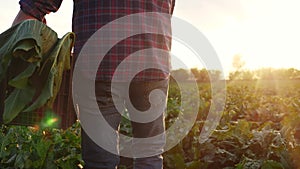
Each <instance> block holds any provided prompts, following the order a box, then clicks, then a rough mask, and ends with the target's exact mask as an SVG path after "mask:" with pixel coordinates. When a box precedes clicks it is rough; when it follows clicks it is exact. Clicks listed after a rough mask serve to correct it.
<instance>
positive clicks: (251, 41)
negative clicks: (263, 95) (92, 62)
mask: <svg viewBox="0 0 300 169" xmlns="http://www.w3.org/2000/svg"><path fill="white" fill-rule="evenodd" d="M72 3H73V1H72V0H64V1H63V4H62V6H61V8H60V10H59V11H58V12H56V13H53V14H50V15H48V16H47V17H46V18H47V24H48V25H49V26H50V27H52V28H53V29H54V30H55V31H56V32H58V34H59V36H62V35H63V34H64V33H66V32H69V31H71V18H72ZM299 6H300V1H298V0H176V6H175V11H174V16H175V17H178V18H181V19H184V20H185V21H187V22H189V23H190V24H192V25H194V26H195V27H196V28H197V29H198V30H199V31H200V32H202V33H203V34H204V35H205V36H206V38H207V39H208V40H209V42H210V43H211V44H212V46H213V47H214V49H215V50H216V52H217V54H218V57H219V59H220V62H221V64H222V66H223V68H224V71H225V73H226V72H229V71H232V70H234V69H233V67H232V58H233V57H234V55H237V54H238V55H240V56H241V57H242V60H243V61H245V63H246V64H245V68H247V69H256V68H261V67H275V68H290V67H294V68H298V69H300V62H299V61H298V58H299V57H300V22H299V20H300V19H299V18H300V10H299ZM18 10H19V5H18V0H9V1H6V2H5V4H2V5H1V6H0V32H3V31H5V30H6V29H8V28H9V27H10V25H11V23H12V21H13V19H14V17H15V16H16V14H17V12H18ZM172 53H174V54H175V55H176V56H178V58H179V59H180V60H182V61H183V62H184V63H185V65H186V67H189V68H192V67H198V68H202V67H203V66H204V65H203V64H201V62H199V59H197V58H196V56H195V55H194V54H193V52H192V51H190V50H189V49H188V48H186V47H185V46H184V45H182V44H181V43H180V42H174V43H173V50H172ZM173 62H174V60H173ZM174 65H175V64H174ZM173 68H174V69H176V68H178V67H176V65H175V66H173Z"/></svg>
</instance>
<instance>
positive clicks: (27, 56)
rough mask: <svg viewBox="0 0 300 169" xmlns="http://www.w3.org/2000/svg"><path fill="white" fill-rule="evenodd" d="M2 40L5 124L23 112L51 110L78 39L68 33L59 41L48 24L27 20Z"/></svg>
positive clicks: (0, 60)
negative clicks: (75, 41)
mask: <svg viewBox="0 0 300 169" xmlns="http://www.w3.org/2000/svg"><path fill="white" fill-rule="evenodd" d="M0 37H1V42H0V82H2V84H3V86H1V88H2V89H3V90H4V92H3V93H2V94H4V95H5V96H4V98H5V101H4V110H3V117H2V118H3V122H4V123H9V122H11V121H12V120H13V119H14V118H15V117H16V116H17V115H18V114H19V113H21V112H32V111H35V110H37V109H38V108H41V107H43V106H44V107H49V108H52V104H53V102H54V100H55V98H56V95H57V93H58V91H59V88H60V84H61V81H62V75H63V71H64V70H65V69H70V54H71V49H72V47H73V43H74V40H75V35H74V34H73V33H67V34H66V35H64V36H63V37H62V38H61V39H58V37H57V34H56V32H55V31H53V30H52V29H51V28H49V27H48V26H46V25H45V24H43V23H41V22H39V21H36V20H27V21H24V22H21V23H20V24H18V25H16V26H14V27H12V28H10V29H8V30H7V31H5V32H4V33H2V34H1V35H0ZM1 101H3V100H1Z"/></svg>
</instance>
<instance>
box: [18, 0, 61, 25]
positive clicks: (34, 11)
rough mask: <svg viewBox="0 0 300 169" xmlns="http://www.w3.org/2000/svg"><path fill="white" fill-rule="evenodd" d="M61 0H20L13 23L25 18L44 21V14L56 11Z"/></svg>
mask: <svg viewBox="0 0 300 169" xmlns="http://www.w3.org/2000/svg"><path fill="white" fill-rule="evenodd" d="M62 1H63V0H20V2H19V3H20V7H21V10H20V11H19V13H18V15H17V16H16V18H15V20H14V22H13V25H16V24H18V23H19V22H22V21H24V20H26V19H37V20H39V21H43V22H45V15H46V14H49V13H50V12H56V11H57V10H58V9H59V7H60V5H61V3H62Z"/></svg>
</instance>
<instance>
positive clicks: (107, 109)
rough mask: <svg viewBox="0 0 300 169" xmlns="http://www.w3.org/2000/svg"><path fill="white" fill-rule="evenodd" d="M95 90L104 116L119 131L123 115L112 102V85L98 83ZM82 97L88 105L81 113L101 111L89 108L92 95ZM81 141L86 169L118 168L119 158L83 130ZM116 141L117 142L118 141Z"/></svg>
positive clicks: (82, 108)
mask: <svg viewBox="0 0 300 169" xmlns="http://www.w3.org/2000/svg"><path fill="white" fill-rule="evenodd" d="M95 90H96V91H95V92H96V98H97V103H98V105H99V109H100V111H101V113H102V115H103V116H104V118H105V119H106V121H107V122H108V123H109V124H110V125H111V127H112V128H113V129H115V130H116V131H117V130H118V128H119V124H120V120H121V115H120V114H119V113H118V112H117V110H116V109H115V106H114V103H113V101H112V98H111V91H110V90H111V89H110V84H109V83H106V82H96V84H95ZM80 97H84V100H85V101H86V104H84V106H82V107H81V108H80V110H81V111H88V112H91V113H93V112H97V111H99V110H91V108H90V107H89V102H92V101H94V100H92V99H91V98H90V94H88V93H85V91H82V92H81V95H80ZM95 125H97V124H95ZM99 132H100V131H99ZM81 139H82V140H81V146H82V158H83V160H84V162H85V169H115V168H116V167H117V165H118V164H119V161H120V158H119V156H118V155H115V154H112V153H110V152H108V151H106V150H104V149H103V148H101V147H100V146H98V145H97V144H96V143H95V142H94V141H93V140H92V139H91V138H90V137H89V136H88V135H87V134H86V132H85V131H84V130H83V129H82V131H81ZM115 141H116V142H117V140H115Z"/></svg>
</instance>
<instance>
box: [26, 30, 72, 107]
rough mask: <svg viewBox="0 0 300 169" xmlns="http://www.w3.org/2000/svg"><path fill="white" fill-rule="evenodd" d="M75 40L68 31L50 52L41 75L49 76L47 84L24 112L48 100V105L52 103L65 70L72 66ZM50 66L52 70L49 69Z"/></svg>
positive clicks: (50, 105)
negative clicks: (71, 55) (71, 59)
mask: <svg viewBox="0 0 300 169" xmlns="http://www.w3.org/2000/svg"><path fill="white" fill-rule="evenodd" d="M73 42H74V34H73V33H68V34H66V35H65V36H64V37H63V38H62V39H60V40H59V42H58V43H57V45H56V46H55V48H54V49H53V50H52V52H51V53H50V55H49V57H48V58H47V60H46V61H45V63H44V64H46V65H43V66H42V67H43V69H42V71H41V72H40V76H47V77H48V79H47V81H46V84H45V86H44V87H43V89H42V92H41V94H40V95H39V97H38V98H37V99H36V100H35V101H34V103H33V104H32V105H30V106H29V107H28V108H26V109H25V110H24V112H30V111H33V110H35V109H37V108H39V107H41V106H43V105H45V104H46V102H48V103H49V104H48V107H52V104H53V102H54V100H55V98H56V96H57V93H58V91H59V89H60V85H61V81H62V78H63V71H64V70H65V69H69V68H70V53H71V49H72V46H73ZM49 68H50V70H49ZM48 70H49V71H48Z"/></svg>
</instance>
